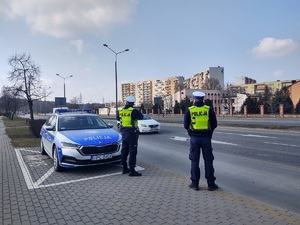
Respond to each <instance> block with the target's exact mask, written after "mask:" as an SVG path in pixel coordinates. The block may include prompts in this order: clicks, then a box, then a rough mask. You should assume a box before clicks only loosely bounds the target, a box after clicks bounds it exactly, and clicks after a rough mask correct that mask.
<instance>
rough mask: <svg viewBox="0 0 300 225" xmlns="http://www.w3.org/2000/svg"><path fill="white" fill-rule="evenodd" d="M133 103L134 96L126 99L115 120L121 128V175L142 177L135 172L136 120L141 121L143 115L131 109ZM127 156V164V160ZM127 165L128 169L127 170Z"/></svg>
mask: <svg viewBox="0 0 300 225" xmlns="http://www.w3.org/2000/svg"><path fill="white" fill-rule="evenodd" d="M134 103H135V97H134V96H127V97H126V105H125V107H124V108H123V109H120V110H119V113H118V114H117V120H119V121H120V122H121V126H122V149H121V160H122V165H123V172H122V173H123V174H127V173H129V176H134V177H136V176H142V174H141V173H139V172H137V171H135V166H136V155H137V146H138V132H139V131H138V128H137V123H138V120H141V119H143V114H142V113H141V112H140V111H139V110H137V109H134V108H133V105H134ZM128 155H129V162H128V164H127V158H128ZM128 165H129V168H128Z"/></svg>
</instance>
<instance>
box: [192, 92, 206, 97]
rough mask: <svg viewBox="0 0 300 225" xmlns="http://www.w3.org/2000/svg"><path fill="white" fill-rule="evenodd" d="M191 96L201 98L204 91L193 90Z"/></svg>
mask: <svg viewBox="0 0 300 225" xmlns="http://www.w3.org/2000/svg"><path fill="white" fill-rule="evenodd" d="M193 96H194V98H203V97H204V96H205V93H203V92H201V91H194V92H193Z"/></svg>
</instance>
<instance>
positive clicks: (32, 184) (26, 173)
mask: <svg viewBox="0 0 300 225" xmlns="http://www.w3.org/2000/svg"><path fill="white" fill-rule="evenodd" d="M21 151H27V152H35V153H38V151H33V150H24V149H22V148H19V149H18V148H15V152H16V155H17V159H18V162H19V164H20V167H21V170H22V173H23V176H24V178H25V182H26V185H27V188H28V189H30V190H31V189H36V188H42V187H51V186H57V185H63V184H70V183H75V182H80V181H86V180H92V179H98V178H102V177H109V176H114V175H120V172H117V173H110V174H104V175H99V176H93V177H87V178H82V179H77V180H69V181H64V182H59V183H52V184H46V185H43V184H42V183H43V182H44V181H45V180H47V178H48V177H49V176H50V175H51V174H52V173H53V172H54V167H52V168H50V169H49V170H48V171H47V172H46V173H45V174H44V175H43V176H41V177H40V179H38V180H37V181H36V182H34V181H33V179H32V177H31V175H30V172H29V170H28V167H27V165H26V163H25V161H24V159H23V157H22V154H21ZM135 169H136V171H141V170H144V168H143V167H140V166H136V168H135Z"/></svg>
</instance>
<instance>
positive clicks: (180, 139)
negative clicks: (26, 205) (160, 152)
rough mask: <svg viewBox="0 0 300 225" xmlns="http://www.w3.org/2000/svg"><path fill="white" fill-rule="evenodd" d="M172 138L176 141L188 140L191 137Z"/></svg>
mask: <svg viewBox="0 0 300 225" xmlns="http://www.w3.org/2000/svg"><path fill="white" fill-rule="evenodd" d="M170 139H172V140H174V141H187V140H188V139H189V138H186V137H178V136H175V137H171V138H170Z"/></svg>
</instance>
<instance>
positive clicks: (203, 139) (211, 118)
mask: <svg viewBox="0 0 300 225" xmlns="http://www.w3.org/2000/svg"><path fill="white" fill-rule="evenodd" d="M204 96H205V93H203V92H200V91H195V92H193V99H194V104H193V106H191V107H189V108H188V110H187V111H186V112H185V114H184V128H185V129H186V130H187V132H188V135H189V136H190V153H189V159H190V160H191V181H192V182H191V184H190V185H189V187H190V188H191V189H193V190H196V191H198V190H199V180H200V167H199V162H200V153H201V149H202V155H203V159H204V168H205V178H206V180H207V185H208V188H207V189H208V190H209V191H214V190H216V189H218V188H219V187H218V185H217V184H216V183H215V180H216V178H215V176H214V166H213V160H214V155H213V153H212V150H213V149H212V145H211V138H212V134H213V131H214V129H215V128H216V127H217V118H216V114H215V112H214V110H213V108H212V107H210V106H208V105H205V104H204V102H203V99H204Z"/></svg>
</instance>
